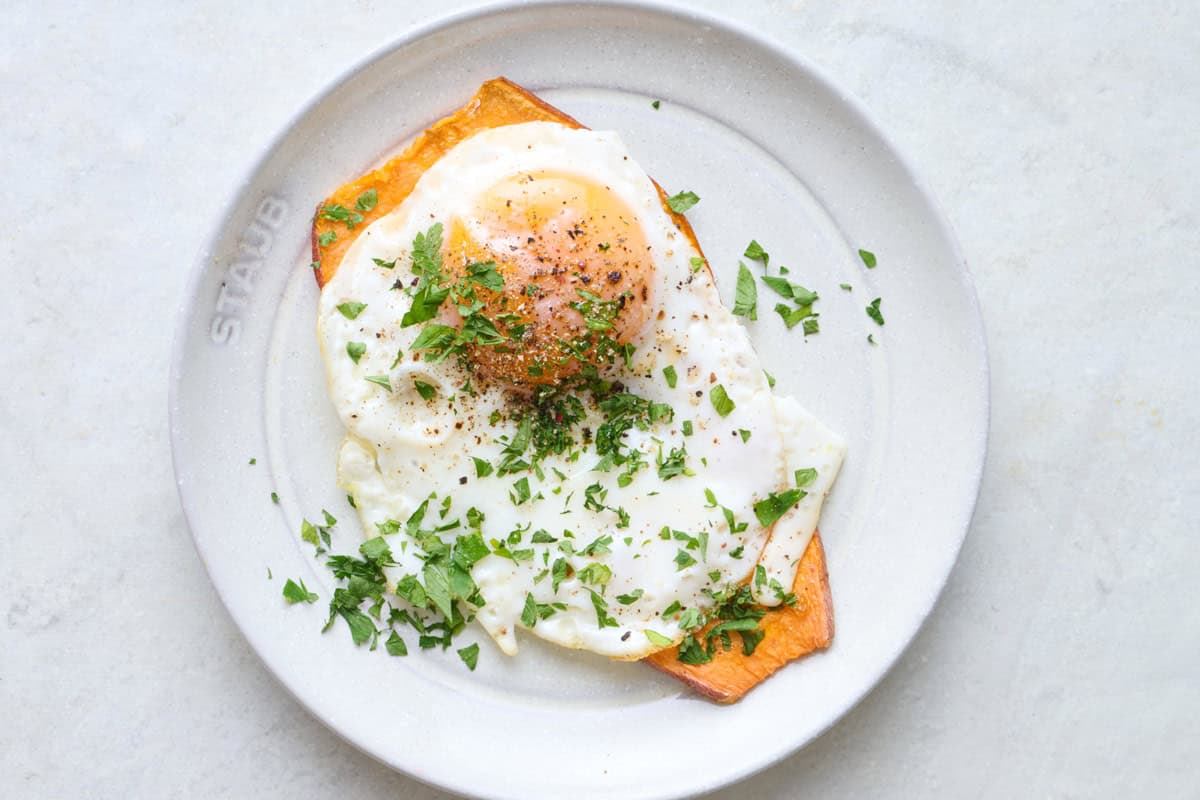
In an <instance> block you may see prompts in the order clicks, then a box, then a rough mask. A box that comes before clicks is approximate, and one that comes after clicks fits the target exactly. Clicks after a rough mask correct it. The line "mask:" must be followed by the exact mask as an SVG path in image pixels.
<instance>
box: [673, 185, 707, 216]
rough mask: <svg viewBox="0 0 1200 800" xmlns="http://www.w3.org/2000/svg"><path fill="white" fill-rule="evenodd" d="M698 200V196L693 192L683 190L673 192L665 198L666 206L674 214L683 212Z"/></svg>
mask: <svg viewBox="0 0 1200 800" xmlns="http://www.w3.org/2000/svg"><path fill="white" fill-rule="evenodd" d="M699 202H700V196H699V195H698V194H696V193H695V192H690V191H685V192H679V193H678V194H673V195H671V196H670V197H668V198H667V207H668V208H670V209H671V210H672V211H674V212H675V213H676V214H683V213H685V212H686V211H687V210H688V209H690V208H692V207H693V206H695V205H696V203H699Z"/></svg>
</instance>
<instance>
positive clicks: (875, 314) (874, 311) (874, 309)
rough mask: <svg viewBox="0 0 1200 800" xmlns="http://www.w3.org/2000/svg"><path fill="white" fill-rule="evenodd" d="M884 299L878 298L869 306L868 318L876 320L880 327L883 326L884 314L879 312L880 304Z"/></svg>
mask: <svg viewBox="0 0 1200 800" xmlns="http://www.w3.org/2000/svg"><path fill="white" fill-rule="evenodd" d="M882 299H883V298H880V297H876V298H875V299H874V300H872V301H871V305H869V306H867V316H868V317H870V318H871V319H873V320H875V322H876V323H877V324H879V325H882V324H883V312H882V311H880V310H879V303H880V301H881V300H882Z"/></svg>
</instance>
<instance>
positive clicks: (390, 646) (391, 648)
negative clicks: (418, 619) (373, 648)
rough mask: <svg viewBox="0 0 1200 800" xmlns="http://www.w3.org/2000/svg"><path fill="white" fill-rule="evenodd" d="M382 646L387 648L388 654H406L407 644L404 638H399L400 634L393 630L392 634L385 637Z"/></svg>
mask: <svg viewBox="0 0 1200 800" xmlns="http://www.w3.org/2000/svg"><path fill="white" fill-rule="evenodd" d="M383 646H384V647H386V648H387V651H388V654H389V655H393V656H406V655H408V645H406V644H405V643H404V640H403V639H401V638H400V634H398V633H396V632H395V631H392V635H391V636H389V637H388V638H387V641H386V642H384V644H383Z"/></svg>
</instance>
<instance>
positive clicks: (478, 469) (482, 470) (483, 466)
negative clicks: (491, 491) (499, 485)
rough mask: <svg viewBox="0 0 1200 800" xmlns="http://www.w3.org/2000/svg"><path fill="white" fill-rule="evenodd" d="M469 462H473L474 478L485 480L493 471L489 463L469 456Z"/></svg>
mask: <svg viewBox="0 0 1200 800" xmlns="http://www.w3.org/2000/svg"><path fill="white" fill-rule="evenodd" d="M471 460H472V461H474V462H475V477H476V478H486V477H487V476H488V475H491V474H492V471H493V470H494V469H495V468H494V467H493V466H492V465H491V464H490V463H488V462H487V461H484V460H483V459H482V458H476V457H475V456H471Z"/></svg>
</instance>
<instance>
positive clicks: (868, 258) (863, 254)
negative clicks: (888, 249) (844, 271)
mask: <svg viewBox="0 0 1200 800" xmlns="http://www.w3.org/2000/svg"><path fill="white" fill-rule="evenodd" d="M858 257H859V258H861V259H862V262H863V263H864V264H866V265H867V269H875V263H876V261H875V254H874V253H872V252H871V251H870V250H862V249H859V251H858Z"/></svg>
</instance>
